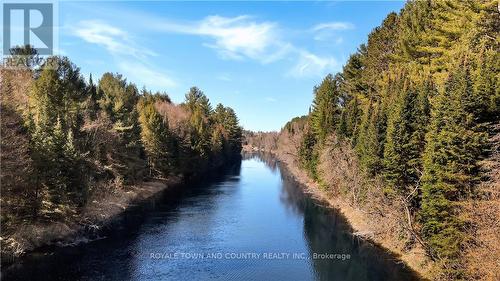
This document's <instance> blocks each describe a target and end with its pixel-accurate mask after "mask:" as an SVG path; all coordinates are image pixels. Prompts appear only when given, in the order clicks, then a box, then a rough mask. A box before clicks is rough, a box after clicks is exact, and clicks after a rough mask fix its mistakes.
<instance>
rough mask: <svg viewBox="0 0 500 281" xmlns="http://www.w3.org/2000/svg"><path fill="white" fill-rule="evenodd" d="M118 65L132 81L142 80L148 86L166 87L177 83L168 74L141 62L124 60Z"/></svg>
mask: <svg viewBox="0 0 500 281" xmlns="http://www.w3.org/2000/svg"><path fill="white" fill-rule="evenodd" d="M118 67H119V68H120V70H121V71H122V72H123V74H125V75H126V77H127V78H130V79H131V80H132V81H141V83H143V84H144V85H145V86H147V87H154V88H156V89H162V88H163V89H164V88H169V87H175V85H176V83H175V81H174V80H172V79H171V78H170V77H169V76H167V75H166V74H164V73H162V72H160V71H158V70H155V69H153V68H152V67H151V66H147V65H145V64H143V63H140V62H128V61H122V62H120V63H118Z"/></svg>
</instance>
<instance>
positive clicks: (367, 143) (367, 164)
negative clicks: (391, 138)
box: [355, 104, 381, 175]
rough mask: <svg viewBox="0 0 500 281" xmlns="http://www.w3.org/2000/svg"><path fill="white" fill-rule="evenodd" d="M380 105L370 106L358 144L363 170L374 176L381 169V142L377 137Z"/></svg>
mask: <svg viewBox="0 0 500 281" xmlns="http://www.w3.org/2000/svg"><path fill="white" fill-rule="evenodd" d="M376 107H378V105H373V104H369V105H368V108H367V109H366V111H365V114H364V116H363V119H362V121H361V124H360V131H359V135H358V138H357V143H356V147H355V148H356V152H357V153H358V155H359V159H360V163H361V165H362V167H363V169H364V170H365V171H366V172H367V173H368V174H371V175H373V174H374V173H376V171H378V170H379V169H380V165H381V163H380V162H381V159H380V156H379V145H380V144H379V142H378V139H379V138H378V135H377V126H376V124H377V122H378V116H377V115H378V114H377V113H376V112H374V111H375V110H378V109H377V108H376Z"/></svg>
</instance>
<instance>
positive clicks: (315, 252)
mask: <svg viewBox="0 0 500 281" xmlns="http://www.w3.org/2000/svg"><path fill="white" fill-rule="evenodd" d="M124 220H125V221H127V222H128V223H125V224H123V226H122V227H121V228H118V229H116V230H115V231H113V233H109V234H107V237H106V238H104V239H101V240H98V241H94V242H91V243H87V244H84V245H79V246H74V247H64V248H58V249H53V250H50V251H45V252H43V253H39V254H33V255H30V256H29V257H27V258H24V259H22V260H21V261H20V262H18V263H17V264H14V265H12V266H11V267H10V268H8V269H6V270H5V271H4V274H3V276H2V280H93V281H94V280H120V281H121V280H190V281H191V280H418V278H417V277H416V275H415V274H414V273H412V272H411V271H410V270H409V269H408V268H405V266H404V265H403V264H402V263H400V262H398V260H397V259H396V258H394V257H393V256H391V255H390V254H388V253H386V252H385V251H383V250H382V249H380V248H378V247H375V246H373V245H371V244H370V243H367V242H364V241H360V240H358V239H356V238H355V237H353V235H352V230H351V228H350V227H349V225H348V224H347V223H346V221H345V219H344V218H343V217H342V216H340V215H339V214H337V213H335V212H334V211H331V210H328V209H326V208H324V207H322V206H321V203H320V202H315V201H314V200H313V199H311V198H309V197H308V196H307V195H305V194H304V193H303V192H302V188H301V187H300V186H299V185H298V184H297V183H295V182H294V181H293V180H292V179H291V178H290V177H289V176H288V175H287V174H286V172H285V171H282V170H281V168H280V165H279V164H278V163H276V162H275V161H274V160H273V159H272V158H265V157H262V156H254V157H247V158H246V159H244V160H243V161H242V162H241V164H239V165H237V166H236V167H233V168H232V169H231V170H229V171H228V172H227V173H226V174H224V175H223V176H222V177H221V178H219V179H217V180H213V181H211V182H206V181H205V182H204V183H200V184H197V185H195V186H190V187H189V188H185V189H183V191H182V192H181V194H176V195H172V194H165V195H164V196H163V197H162V198H160V199H157V200H155V201H154V202H151V203H150V206H149V208H147V210H144V211H141V212H138V213H135V214H130V215H127V217H125V218H124Z"/></svg>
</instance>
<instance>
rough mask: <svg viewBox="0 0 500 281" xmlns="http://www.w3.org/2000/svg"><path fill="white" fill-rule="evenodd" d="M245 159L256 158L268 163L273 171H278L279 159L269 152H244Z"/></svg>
mask: <svg viewBox="0 0 500 281" xmlns="http://www.w3.org/2000/svg"><path fill="white" fill-rule="evenodd" d="M242 157H243V160H250V159H255V160H258V161H260V162H262V163H264V164H266V166H267V167H269V169H271V171H273V173H274V172H276V171H277V169H278V163H279V161H278V160H277V159H276V157H274V156H273V155H272V154H271V153H269V152H243V153H242Z"/></svg>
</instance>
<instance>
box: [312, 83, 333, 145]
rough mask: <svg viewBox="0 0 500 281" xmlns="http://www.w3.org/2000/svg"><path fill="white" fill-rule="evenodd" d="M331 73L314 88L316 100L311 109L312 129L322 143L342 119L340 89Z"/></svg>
mask: <svg viewBox="0 0 500 281" xmlns="http://www.w3.org/2000/svg"><path fill="white" fill-rule="evenodd" d="M338 79H339V78H338V77H336V78H334V77H333V75H331V74H329V75H327V76H326V77H325V79H323V82H321V84H320V85H319V86H318V87H316V88H315V89H314V100H313V104H312V111H311V118H310V122H311V129H312V131H313V132H314V134H315V135H316V138H317V139H318V141H319V142H320V143H322V142H323V141H324V140H325V139H326V137H327V136H328V135H329V134H331V133H332V132H333V131H334V129H335V126H336V124H337V123H338V120H339V119H340V109H339V105H338V104H339V90H338V85H337V83H338V82H337V81H336V80H338Z"/></svg>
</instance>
